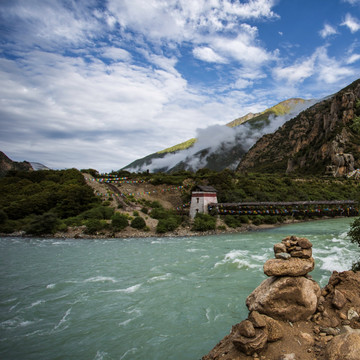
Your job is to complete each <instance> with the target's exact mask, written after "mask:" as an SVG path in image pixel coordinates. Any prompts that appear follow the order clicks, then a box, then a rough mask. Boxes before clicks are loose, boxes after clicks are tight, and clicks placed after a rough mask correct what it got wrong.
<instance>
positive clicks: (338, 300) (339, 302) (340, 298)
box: [331, 289, 347, 310]
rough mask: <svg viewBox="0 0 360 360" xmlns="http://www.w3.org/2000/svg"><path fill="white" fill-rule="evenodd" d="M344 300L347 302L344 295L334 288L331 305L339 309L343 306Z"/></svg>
mask: <svg viewBox="0 0 360 360" xmlns="http://www.w3.org/2000/svg"><path fill="white" fill-rule="evenodd" d="M346 302H347V300H346V297H345V296H344V294H343V293H342V292H341V291H339V290H337V289H335V290H334V295H333V298H332V301H331V303H332V305H333V306H334V307H335V308H336V309H338V310H340V309H342V308H343V307H344V306H345V304H346Z"/></svg>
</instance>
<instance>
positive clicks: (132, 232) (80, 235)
mask: <svg viewBox="0 0 360 360" xmlns="http://www.w3.org/2000/svg"><path fill="white" fill-rule="evenodd" d="M340 218H347V217H344V216H337V217H321V218H317V219H305V220H304V219H302V220H298V219H287V220H285V221H284V222H281V223H280V222H279V223H276V224H260V225H253V224H244V225H243V226H241V227H238V228H230V227H227V226H226V225H225V224H224V223H223V222H221V224H220V227H221V228H220V229H219V228H217V229H216V230H210V231H193V230H191V226H189V225H188V226H183V227H179V228H178V229H176V230H175V231H169V232H167V233H164V234H159V233H157V232H156V226H152V228H151V229H150V230H148V231H144V230H138V229H134V228H132V227H130V226H128V227H127V228H125V229H124V230H122V231H119V232H113V231H111V230H102V231H100V232H98V233H97V234H91V235H90V234H87V233H86V227H85V226H76V227H69V228H68V230H67V231H61V232H56V233H55V234H48V235H43V236H41V237H44V238H57V239H108V238H114V239H131V238H159V237H191V236H211V235H225V234H237V233H246V232H253V231H261V230H267V229H274V228H278V227H280V226H282V225H289V224H298V223H308V222H314V221H321V220H330V219H340ZM218 226H219V224H218ZM0 236H1V237H33V235H28V234H26V233H25V232H24V231H18V232H14V233H11V234H2V233H0ZM37 237H38V236H37Z"/></svg>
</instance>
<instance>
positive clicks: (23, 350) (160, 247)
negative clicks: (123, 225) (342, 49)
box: [0, 218, 360, 360]
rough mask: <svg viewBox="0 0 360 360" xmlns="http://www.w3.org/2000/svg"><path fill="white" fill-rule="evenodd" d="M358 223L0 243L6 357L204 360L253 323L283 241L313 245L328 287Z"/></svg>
mask: <svg viewBox="0 0 360 360" xmlns="http://www.w3.org/2000/svg"><path fill="white" fill-rule="evenodd" d="M352 221H353V219H347V218H346V219H333V220H324V221H323V220H320V221H315V222H308V223H301V224H292V225H285V226H281V227H278V228H274V229H270V230H262V231H254V232H248V233H240V234H227V235H221V236H199V237H184V238H172V237H170V238H169V237H162V238H136V239H94V240H79V239H77V240H75V239H67V240H59V239H38V238H0V358H1V359H11V360H14V359H22V360H23V359H37V360H39V359H47V360H50V359H94V360H101V359H104V360H105V359H118V360H122V359H132V360H133V359H141V360H143V359H144V360H152V359H159V360H169V359H174V360H185V359H200V358H201V356H202V355H205V354H206V353H207V352H208V351H210V350H211V349H212V347H213V346H215V345H216V343H217V342H218V341H220V340H221V339H222V338H223V337H224V336H225V335H226V334H228V333H229V331H230V330H231V326H232V325H234V324H236V323H238V322H240V321H241V320H243V319H245V318H246V317H247V314H248V311H247V308H246V306H245V300H246V297H247V296H248V295H249V294H250V292H251V291H252V290H254V289H255V288H256V287H257V286H258V285H259V284H260V283H261V281H262V280H264V279H265V278H266V276H265V275H264V274H263V271H262V266H263V264H264V262H265V261H266V260H267V259H269V258H272V257H273V250H272V247H273V245H274V243H276V242H279V241H281V239H283V238H284V237H285V236H287V235H297V236H305V237H307V238H308V239H309V240H310V241H311V242H312V243H313V246H314V247H313V256H314V258H315V261H316V268H315V270H314V271H313V272H312V273H311V275H312V276H313V277H314V279H315V280H316V281H318V282H319V283H320V285H321V286H324V285H325V284H326V283H327V280H328V278H329V276H330V274H331V272H332V271H333V270H337V271H343V270H348V269H349V268H351V264H352V262H353V261H354V260H355V259H357V256H358V255H359V254H360V250H359V249H358V248H357V247H356V246H355V245H353V244H351V243H350V241H349V239H347V237H346V233H347V231H348V230H349V226H350V223H351V222H352Z"/></svg>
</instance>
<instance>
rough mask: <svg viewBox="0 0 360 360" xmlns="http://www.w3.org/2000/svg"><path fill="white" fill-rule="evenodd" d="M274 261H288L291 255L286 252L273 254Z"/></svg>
mask: <svg viewBox="0 0 360 360" xmlns="http://www.w3.org/2000/svg"><path fill="white" fill-rule="evenodd" d="M275 258H276V259H283V260H289V259H290V258H291V255H290V254H289V253H286V252H279V253H276V254H275Z"/></svg>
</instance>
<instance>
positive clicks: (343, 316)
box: [339, 313, 347, 320]
mask: <svg viewBox="0 0 360 360" xmlns="http://www.w3.org/2000/svg"><path fill="white" fill-rule="evenodd" d="M339 317H340V319H341V320H347V316H346V315H345V314H344V313H340V314H339Z"/></svg>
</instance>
